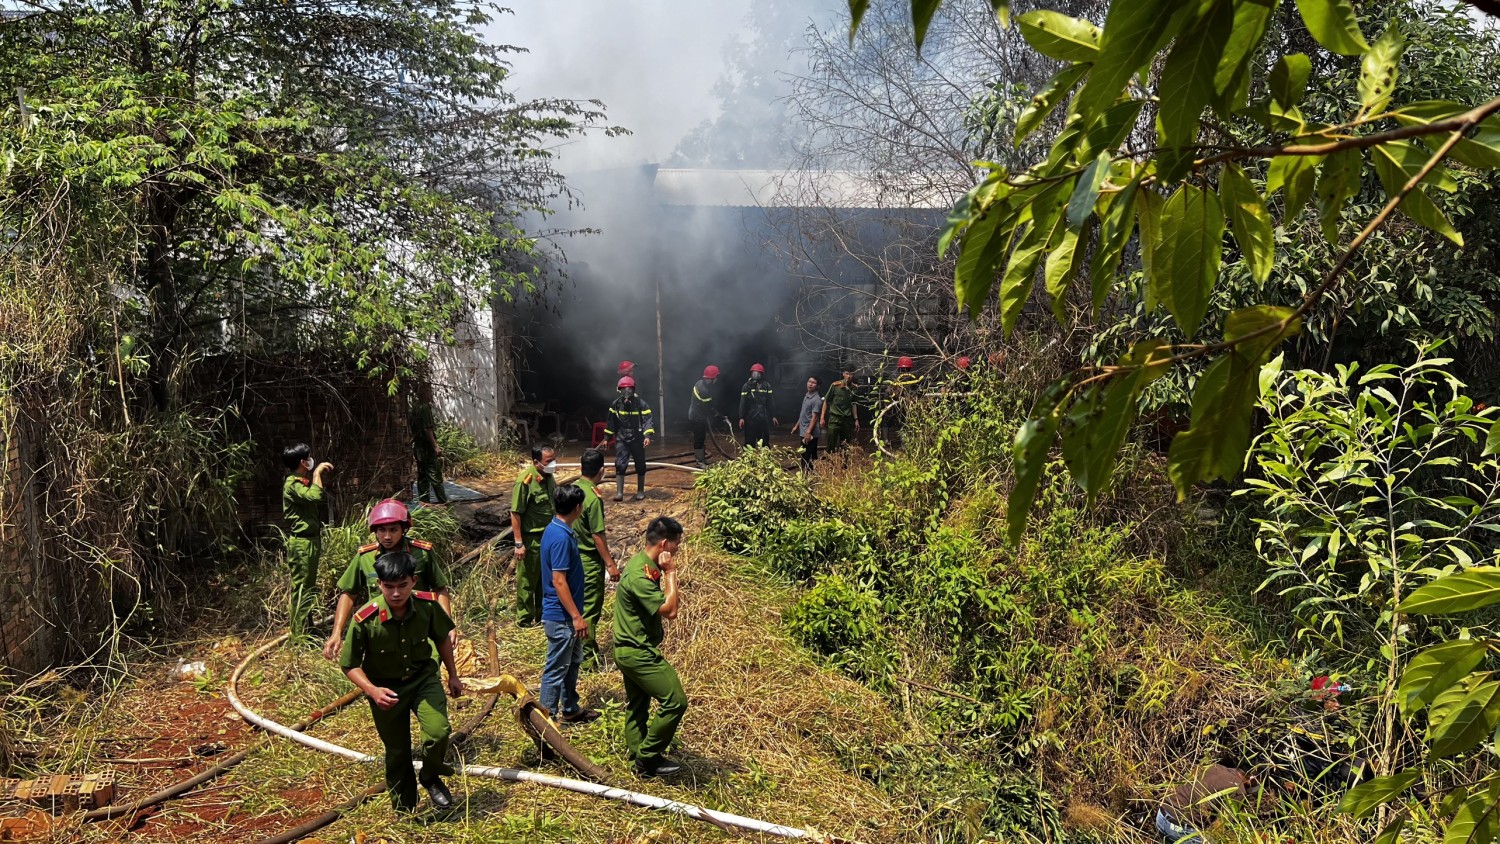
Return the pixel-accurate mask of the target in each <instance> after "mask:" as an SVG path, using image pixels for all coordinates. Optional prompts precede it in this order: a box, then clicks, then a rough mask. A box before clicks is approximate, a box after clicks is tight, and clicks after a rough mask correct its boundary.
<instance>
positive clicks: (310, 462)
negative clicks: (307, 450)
mask: <svg viewBox="0 0 1500 844" xmlns="http://www.w3.org/2000/svg"><path fill="white" fill-rule="evenodd" d="M316 465H318V464H317V463H316V462H314V461H313V459H312V458H311V457H309V458H307V459H306V460H304V461H302V468H304V469H306V470H307V471H309V472H311V471H312V470H313V467H314V466H316Z"/></svg>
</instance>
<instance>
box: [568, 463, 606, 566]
mask: <svg viewBox="0 0 1500 844" xmlns="http://www.w3.org/2000/svg"><path fill="white" fill-rule="evenodd" d="M575 483H576V484H577V485H578V487H579V489H582V490H583V512H582V513H580V514H579V515H578V521H576V522H574V523H573V533H575V534H577V536H578V553H580V554H598V553H599V549H598V548H597V547H596V546H597V545H598V543H596V542H594V534H596V533H597V534H599V535H601V536H602V535H603V534H604V502H603V501H601V500H600V499H599V492H598V491H597V490H596V489H594V482H593V481H591V480H589V479H588V478H579V479H578V480H577V481H576V482H575Z"/></svg>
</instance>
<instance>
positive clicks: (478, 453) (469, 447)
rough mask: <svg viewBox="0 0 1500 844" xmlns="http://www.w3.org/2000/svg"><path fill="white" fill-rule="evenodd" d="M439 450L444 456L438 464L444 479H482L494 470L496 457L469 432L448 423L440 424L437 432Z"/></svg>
mask: <svg viewBox="0 0 1500 844" xmlns="http://www.w3.org/2000/svg"><path fill="white" fill-rule="evenodd" d="M435 435H436V436H437V444H438V448H441V449H442V450H443V456H442V457H440V458H438V462H439V463H440V464H441V465H442V468H443V477H445V478H449V479H452V480H463V479H464V478H478V477H482V476H483V475H485V474H486V473H488V472H489V471H490V470H491V469H493V468H494V466H495V463H496V455H494V454H492V453H490V452H488V451H486V450H485V449H484V448H483V447H482V446H480V445H479V441H478V440H476V439H474V438H473V437H471V436H469V434H468V432H467V431H464V430H463V429H462V428H459V427H458V426H457V425H453V424H451V423H448V422H438V423H437V428H436V430H435Z"/></svg>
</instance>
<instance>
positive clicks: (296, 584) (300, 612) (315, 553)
mask: <svg viewBox="0 0 1500 844" xmlns="http://www.w3.org/2000/svg"><path fill="white" fill-rule="evenodd" d="M322 553H323V539H322V537H321V536H288V537H287V538H286V565H287V569H288V570H289V571H290V572H291V576H292V604H291V613H292V632H294V633H299V634H300V633H302V632H303V630H304V628H303V625H305V624H310V623H311V622H312V621H314V619H313V618H312V615H313V612H314V611H315V609H316V607H317V603H318V557H319V556H321V555H322Z"/></svg>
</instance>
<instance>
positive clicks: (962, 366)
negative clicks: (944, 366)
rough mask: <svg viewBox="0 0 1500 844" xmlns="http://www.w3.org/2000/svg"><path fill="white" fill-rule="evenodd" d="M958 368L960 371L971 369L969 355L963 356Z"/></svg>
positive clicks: (959, 360)
mask: <svg viewBox="0 0 1500 844" xmlns="http://www.w3.org/2000/svg"><path fill="white" fill-rule="evenodd" d="M958 368H959V369H968V368H969V356H968V355H963V356H962V357H960V358H959V359H958Z"/></svg>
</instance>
